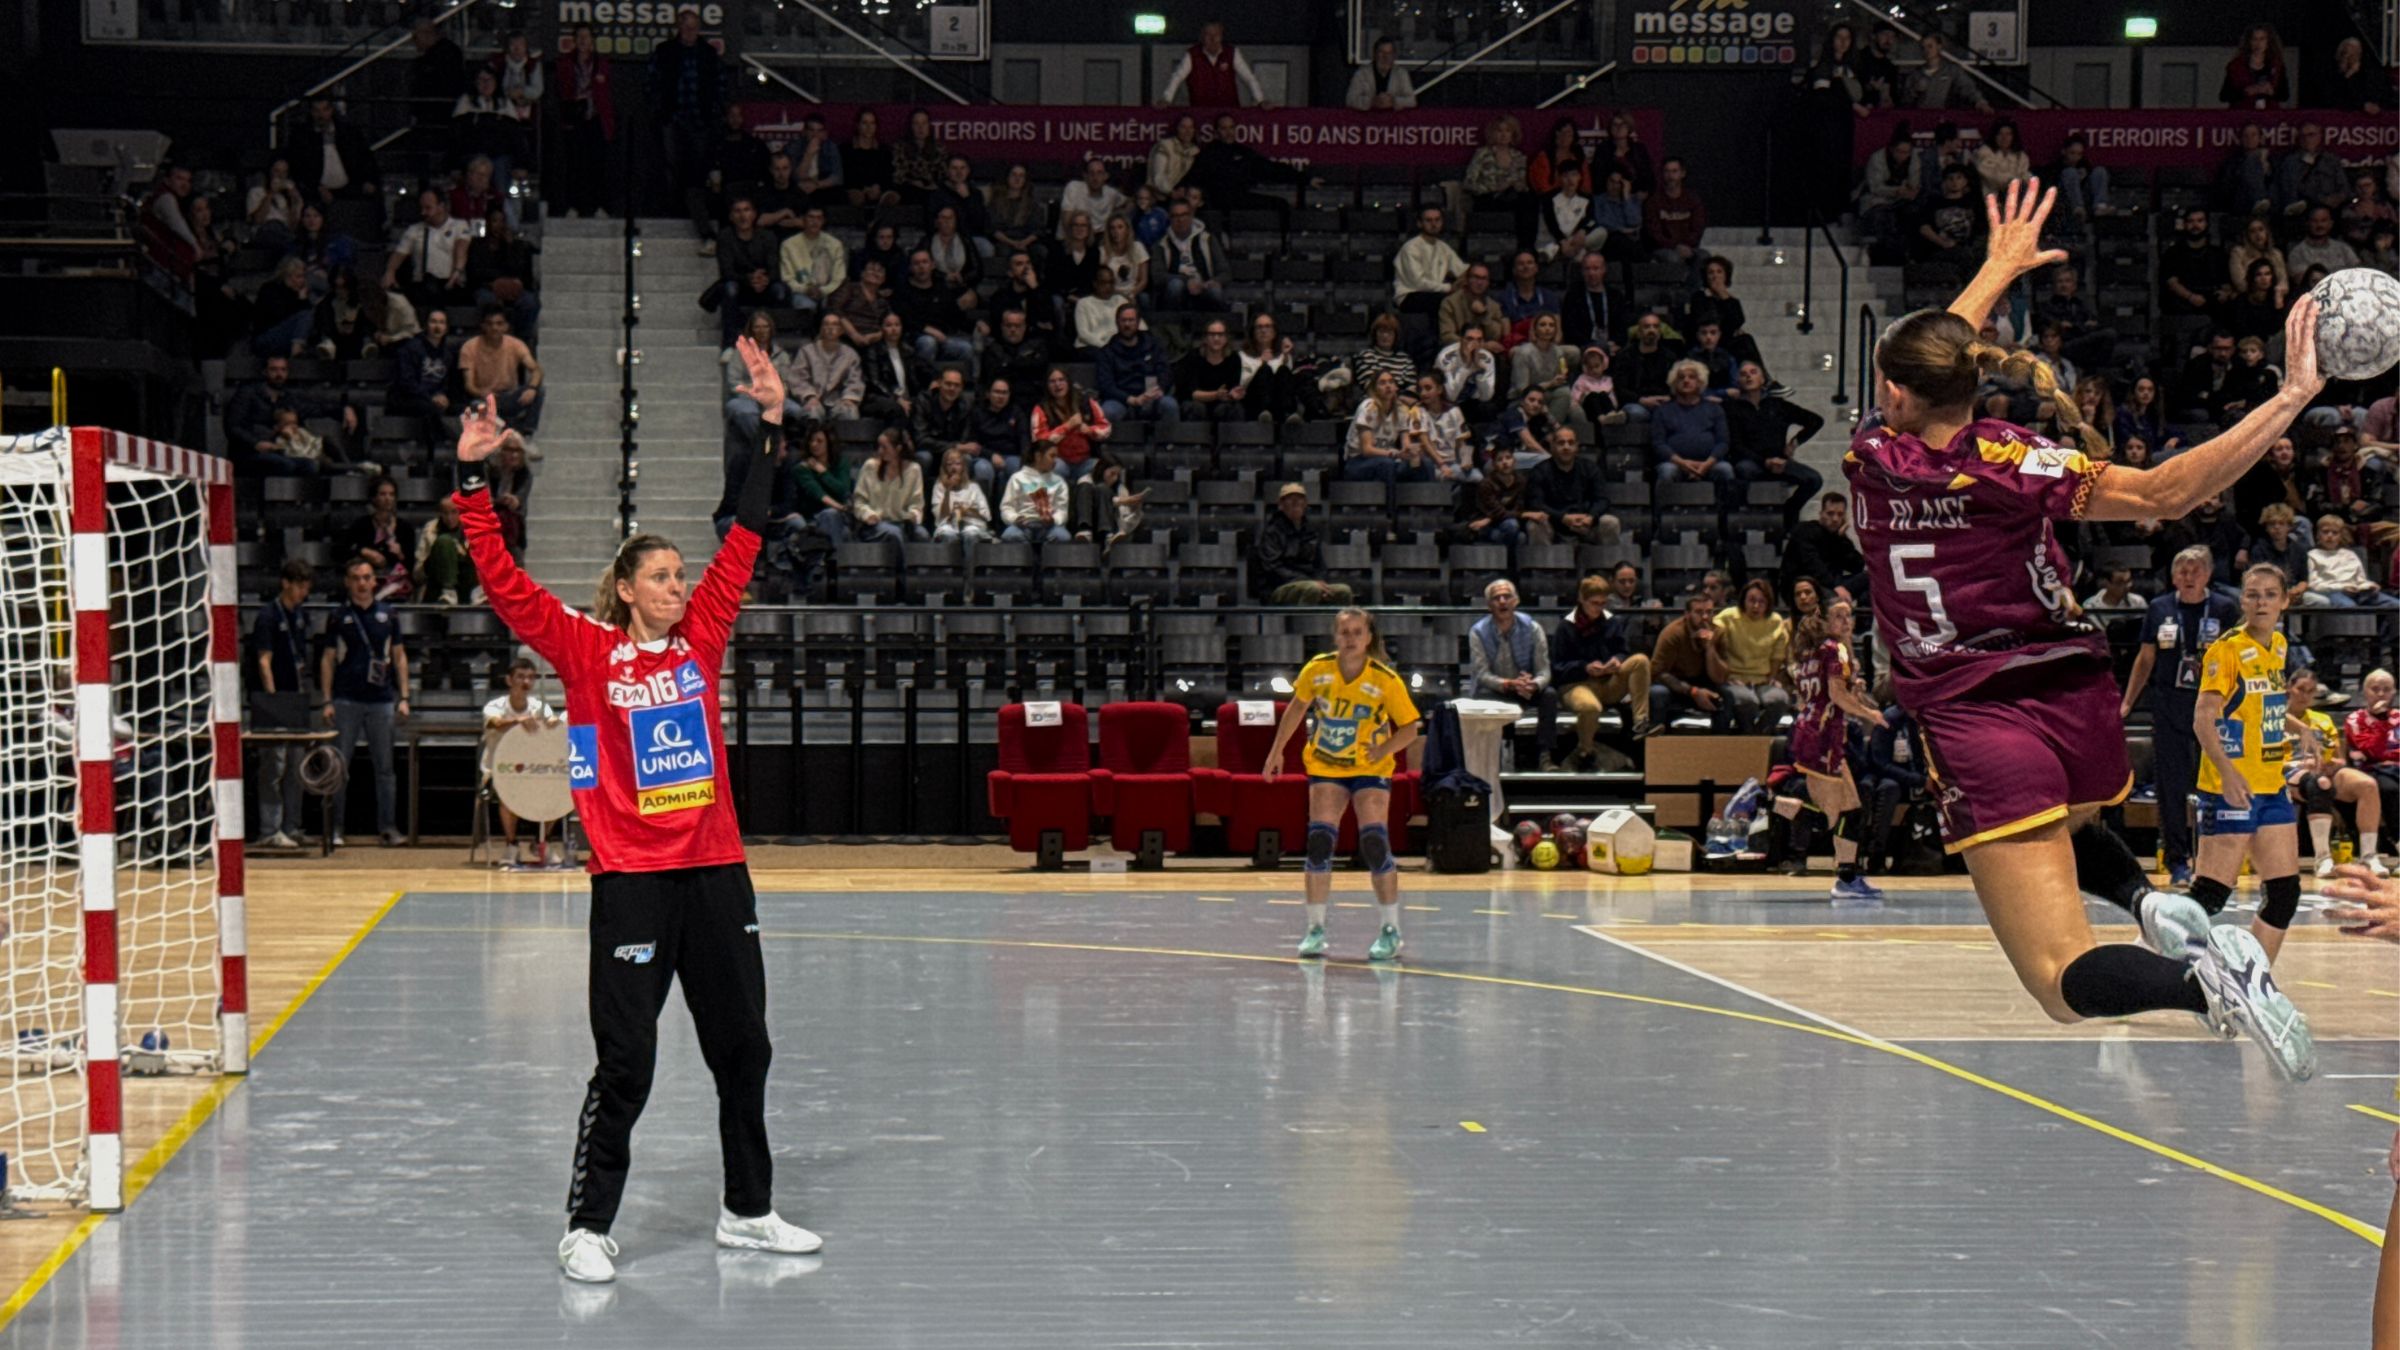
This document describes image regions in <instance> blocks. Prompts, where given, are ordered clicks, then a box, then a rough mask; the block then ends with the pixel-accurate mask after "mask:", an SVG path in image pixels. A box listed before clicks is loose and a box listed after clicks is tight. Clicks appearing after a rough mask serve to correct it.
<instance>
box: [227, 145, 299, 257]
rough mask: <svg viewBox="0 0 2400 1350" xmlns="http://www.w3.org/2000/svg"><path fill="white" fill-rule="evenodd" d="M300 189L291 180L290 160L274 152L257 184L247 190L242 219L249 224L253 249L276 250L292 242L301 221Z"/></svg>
mask: <svg viewBox="0 0 2400 1350" xmlns="http://www.w3.org/2000/svg"><path fill="white" fill-rule="evenodd" d="M301 205H302V201H301V197H300V189H299V187H298V186H296V185H295V184H294V183H293V182H292V164H291V161H290V160H289V159H287V158H285V157H284V156H282V155H277V156H276V157H275V158H274V159H273V160H271V161H269V162H268V164H267V171H266V173H265V174H263V175H261V176H260V178H259V181H258V185H257V186H256V187H253V188H251V189H250V196H249V199H248V201H247V202H246V204H245V206H244V209H243V212H242V221H243V223H244V224H246V225H248V226H249V227H250V243H251V246H252V247H254V248H269V249H279V248H282V247H283V246H284V245H286V244H289V243H290V242H291V241H292V231H293V230H294V229H297V228H298V227H299V224H300V207H301Z"/></svg>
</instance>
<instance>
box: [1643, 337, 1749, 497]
mask: <svg viewBox="0 0 2400 1350" xmlns="http://www.w3.org/2000/svg"><path fill="white" fill-rule="evenodd" d="M1667 388H1668V390H1669V391H1670V392H1671V393H1672V394H1673V395H1674V396H1673V397H1672V398H1671V399H1669V400H1668V401H1667V402H1665V403H1661V404H1659V405H1658V406H1657V407H1655V408H1653V409H1651V410H1650V453H1651V456H1652V458H1653V460H1654V461H1655V462H1654V465H1653V472H1654V474H1655V475H1656V477H1657V479H1658V481H1659V482H1661V483H1701V482H1709V483H1715V484H1716V485H1717V499H1718V501H1719V502H1720V503H1722V502H1724V501H1725V500H1726V498H1728V497H1729V496H1730V495H1731V490H1732V487H1733V483H1734V474H1733V465H1732V464H1731V463H1729V462H1728V461H1727V460H1726V458H1725V456H1726V453H1727V451H1728V449H1729V448H1730V440H1731V433H1730V431H1729V429H1728V427H1727V425H1726V421H1725V408H1724V405H1723V404H1719V403H1711V402H1709V401H1708V400H1707V398H1706V397H1705V395H1706V393H1707V392H1708V368H1707V367H1706V366H1703V365H1701V364H1700V363H1699V362H1697V361H1691V360H1684V361H1678V362H1676V363H1675V367H1674V369H1673V370H1671V371H1669V372H1668V373H1667Z"/></svg>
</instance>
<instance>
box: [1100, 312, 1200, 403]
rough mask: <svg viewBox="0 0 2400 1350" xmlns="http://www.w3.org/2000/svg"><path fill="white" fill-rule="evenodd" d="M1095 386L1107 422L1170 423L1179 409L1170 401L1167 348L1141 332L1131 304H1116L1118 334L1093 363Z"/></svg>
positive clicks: (1172, 384)
mask: <svg viewBox="0 0 2400 1350" xmlns="http://www.w3.org/2000/svg"><path fill="white" fill-rule="evenodd" d="M1093 370H1094V376H1095V378H1096V380H1097V382H1098V384H1099V393H1100V407H1101V410H1102V411H1103V412H1105V413H1106V414H1107V415H1108V420H1109V421H1111V422H1122V421H1127V420H1131V421H1135V422H1174V421H1177V420H1180V418H1181V415H1182V410H1181V409H1180V407H1179V406H1178V405H1177V404H1176V401H1175V372H1174V370H1173V369H1172V368H1170V367H1169V366H1168V364H1167V353H1166V349H1165V348H1163V347H1161V346H1160V345H1159V342H1158V339H1157V338H1156V337H1154V336H1152V335H1151V334H1149V333H1147V332H1144V331H1143V330H1142V312H1141V310H1140V309H1138V308H1137V307H1135V306H1134V305H1132V304H1130V303H1127V304H1120V305H1118V306H1117V332H1116V336H1115V337H1113V338H1110V339H1109V340H1108V342H1107V343H1106V344H1104V345H1103V346H1102V347H1101V348H1100V351H1099V354H1098V356H1097V357H1095V358H1094V361H1093Z"/></svg>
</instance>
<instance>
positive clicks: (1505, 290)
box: [1499, 249, 1559, 343]
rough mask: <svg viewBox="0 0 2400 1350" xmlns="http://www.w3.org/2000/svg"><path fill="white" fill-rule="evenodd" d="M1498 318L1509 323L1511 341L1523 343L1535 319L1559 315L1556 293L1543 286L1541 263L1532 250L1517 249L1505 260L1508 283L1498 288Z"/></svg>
mask: <svg viewBox="0 0 2400 1350" xmlns="http://www.w3.org/2000/svg"><path fill="white" fill-rule="evenodd" d="M1499 299H1500V315H1501V317H1502V318H1503V319H1505V320H1507V322H1508V336H1509V340H1510V342H1512V343H1514V342H1520V341H1523V340H1524V336H1525V334H1526V333H1528V332H1530V331H1532V327H1533V320H1534V316H1535V315H1537V314H1556V313H1558V302H1559V298H1558V292H1556V291H1553V290H1551V289H1550V288H1549V287H1547V286H1544V285H1543V284H1542V260H1541V259H1540V258H1538V257H1536V256H1535V255H1534V252H1533V250H1531V249H1519V250H1517V252H1516V253H1515V254H1513V255H1511V256H1510V258H1509V260H1508V284H1507V285H1506V286H1503V287H1501V288H1500V295H1499Z"/></svg>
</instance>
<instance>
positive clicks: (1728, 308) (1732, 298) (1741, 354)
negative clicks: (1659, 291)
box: [1683, 257, 1791, 398]
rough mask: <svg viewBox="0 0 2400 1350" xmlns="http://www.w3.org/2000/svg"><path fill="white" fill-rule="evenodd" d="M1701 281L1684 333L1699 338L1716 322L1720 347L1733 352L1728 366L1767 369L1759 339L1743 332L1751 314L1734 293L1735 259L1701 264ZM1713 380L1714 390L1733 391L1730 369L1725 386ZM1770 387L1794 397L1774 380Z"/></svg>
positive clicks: (1687, 307)
mask: <svg viewBox="0 0 2400 1350" xmlns="http://www.w3.org/2000/svg"><path fill="white" fill-rule="evenodd" d="M1700 278H1701V281H1700V289H1698V290H1696V291H1694V292H1692V296H1691V298H1690V299H1689V300H1687V301H1685V302H1684V310H1683V331H1684V332H1686V333H1689V334H1692V335H1693V336H1694V338H1695V339H1697V338H1698V336H1699V333H1700V329H1701V328H1702V326H1703V325H1706V324H1711V323H1713V324H1715V325H1716V326H1717V342H1718V345H1720V346H1722V347H1723V348H1724V349H1725V350H1726V351H1727V352H1729V353H1731V362H1729V363H1728V365H1729V366H1730V364H1731V363H1734V362H1741V361H1756V362H1758V364H1759V367H1760V368H1761V369H1762V370H1763V369H1765V367H1766V364H1767V361H1766V358H1765V357H1764V356H1762V355H1760V353H1759V350H1758V340H1757V339H1756V338H1753V337H1751V336H1750V334H1749V333H1747V332H1745V331H1744V327H1745V325H1747V324H1748V323H1749V315H1748V314H1747V313H1745V312H1744V311H1743V309H1742V300H1741V297H1740V296H1737V295H1735V294H1734V293H1733V260H1732V259H1730V258H1713V257H1712V258H1710V259H1709V260H1708V261H1707V262H1706V263H1704V264H1702V265H1701V268H1700ZM1710 381H1711V384H1710V387H1711V388H1727V389H1730V388H1732V387H1733V377H1732V373H1731V370H1730V368H1729V369H1728V371H1727V374H1726V378H1725V383H1724V384H1723V385H1721V386H1720V385H1717V384H1716V383H1715V376H1714V374H1713V373H1712V374H1711V376H1710ZM1767 387H1768V388H1769V389H1770V390H1773V391H1774V392H1775V393H1776V394H1778V395H1781V396H1783V397H1785V398H1789V397H1791V390H1789V389H1786V388H1783V387H1780V386H1778V385H1777V384H1776V383H1775V382H1774V380H1773V379H1772V378H1770V379H1769V380H1768V382H1767Z"/></svg>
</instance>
